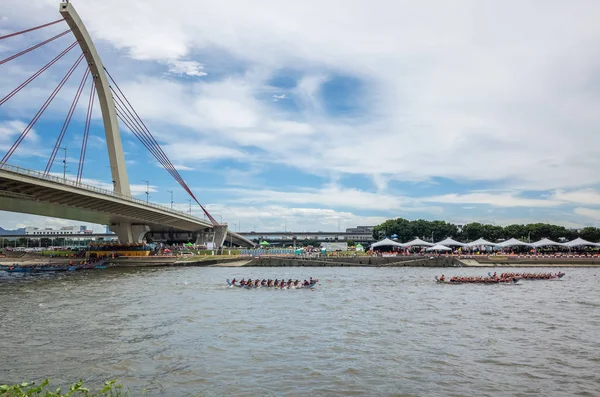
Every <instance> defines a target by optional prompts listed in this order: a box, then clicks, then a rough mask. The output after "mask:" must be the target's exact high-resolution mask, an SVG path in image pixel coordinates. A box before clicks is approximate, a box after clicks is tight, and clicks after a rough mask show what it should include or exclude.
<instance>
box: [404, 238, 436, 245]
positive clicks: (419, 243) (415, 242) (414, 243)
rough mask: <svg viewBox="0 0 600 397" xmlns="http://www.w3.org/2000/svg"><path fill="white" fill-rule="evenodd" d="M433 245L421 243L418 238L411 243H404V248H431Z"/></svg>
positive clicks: (425, 242)
mask: <svg viewBox="0 0 600 397" xmlns="http://www.w3.org/2000/svg"><path fill="white" fill-rule="evenodd" d="M434 245H435V244H432V243H428V242H427V241H423V240H421V239H420V238H416V239H414V240H413V241H409V242H408V243H404V246H405V247H432V246H434Z"/></svg>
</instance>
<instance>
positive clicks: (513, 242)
mask: <svg viewBox="0 0 600 397" xmlns="http://www.w3.org/2000/svg"><path fill="white" fill-rule="evenodd" d="M498 246H499V247H531V246H532V244H529V243H524V242H522V241H520V240H517V239H516V238H511V239H509V240H506V241H503V242H501V243H500V244H498Z"/></svg>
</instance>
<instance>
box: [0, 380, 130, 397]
mask: <svg viewBox="0 0 600 397" xmlns="http://www.w3.org/2000/svg"><path fill="white" fill-rule="evenodd" d="M49 383H50V380H49V379H46V380H44V381H43V382H42V383H41V384H40V385H38V386H36V385H35V384H34V383H21V384H19V385H13V386H8V385H1V386H0V396H2V397H26V396H27V397H28V396H37V397H67V396H85V397H109V396H110V397H126V396H130V395H131V393H130V392H129V390H124V389H123V386H122V385H117V384H116V382H115V381H114V380H111V381H107V382H105V383H104V387H103V388H102V389H100V390H98V391H97V392H91V391H90V390H89V389H87V388H86V387H84V386H83V383H82V381H79V382H77V383H75V384H74V385H72V386H70V387H69V390H68V391H65V392H64V394H63V392H62V391H61V389H60V388H58V389H54V390H52V389H50V387H48V384H49Z"/></svg>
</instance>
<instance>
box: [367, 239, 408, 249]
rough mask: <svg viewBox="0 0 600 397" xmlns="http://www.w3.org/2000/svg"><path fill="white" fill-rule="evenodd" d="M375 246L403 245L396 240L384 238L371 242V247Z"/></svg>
mask: <svg viewBox="0 0 600 397" xmlns="http://www.w3.org/2000/svg"><path fill="white" fill-rule="evenodd" d="M377 247H404V245H403V244H400V243H399V242H397V241H393V240H390V239H389V238H384V239H383V240H381V241H378V242H376V243H373V244H371V248H377Z"/></svg>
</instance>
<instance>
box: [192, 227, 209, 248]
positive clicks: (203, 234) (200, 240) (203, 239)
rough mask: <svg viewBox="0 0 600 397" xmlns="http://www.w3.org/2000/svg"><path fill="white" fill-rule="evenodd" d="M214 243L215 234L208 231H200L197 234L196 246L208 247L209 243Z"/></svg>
mask: <svg viewBox="0 0 600 397" xmlns="http://www.w3.org/2000/svg"><path fill="white" fill-rule="evenodd" d="M212 241H213V232H212V231H208V230H206V229H205V230H200V231H198V232H197V233H196V244H197V245H205V246H208V243H212Z"/></svg>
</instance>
